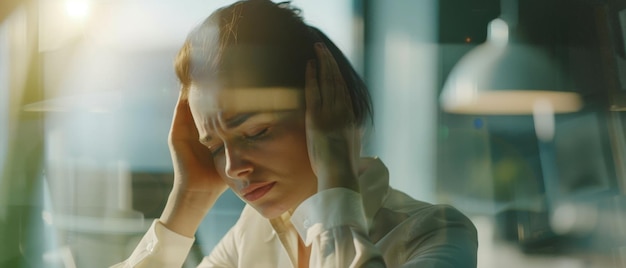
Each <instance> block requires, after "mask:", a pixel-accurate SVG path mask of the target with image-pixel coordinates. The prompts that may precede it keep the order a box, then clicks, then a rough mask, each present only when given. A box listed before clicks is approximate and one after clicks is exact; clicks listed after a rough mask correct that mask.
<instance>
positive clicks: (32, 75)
mask: <svg viewBox="0 0 626 268" xmlns="http://www.w3.org/2000/svg"><path fill="white" fill-rule="evenodd" d="M232 2H234V1H232V0H228V1H227V0H213V1H201V0H179V1H165V0H160V1H155V0H151V1H148V0H124V1H121V0H98V1H96V0H2V2H0V267H108V266H109V265H112V264H114V263H117V262H119V261H121V260H123V259H125V258H126V257H127V256H128V255H129V254H130V252H131V251H132V250H133V249H134V247H135V246H136V244H137V242H138V241H139V239H140V238H141V236H142V235H143V233H144V232H145V230H146V229H147V228H148V226H149V225H150V224H151V222H152V220H153V219H154V218H156V217H158V216H159V215H160V213H161V210H162V209H163V207H164V205H165V201H166V198H167V195H168V193H169V190H170V188H171V184H172V174H171V172H172V166H171V163H170V158H169V153H168V149H167V141H166V138H167V132H168V130H169V125H170V120H171V114H172V111H173V107H174V104H175V101H176V97H177V95H178V82H177V80H176V77H175V75H174V71H173V67H172V66H173V63H172V62H173V59H174V57H175V55H176V53H177V51H178V49H179V46H180V45H181V44H182V43H183V41H184V39H185V37H186V34H187V33H188V32H189V31H190V30H191V29H192V28H193V27H194V26H195V25H197V24H198V23H200V22H201V21H202V20H203V19H204V18H206V17H207V16H208V15H209V14H210V13H211V12H212V11H213V10H215V9H216V8H218V7H221V6H223V5H226V4H230V3H232ZM292 3H293V4H294V5H295V6H297V7H299V8H301V9H302V16H303V17H304V19H305V21H307V22H308V23H310V24H313V25H315V26H318V27H319V28H320V29H322V30H323V31H325V32H326V33H327V34H328V35H329V37H330V38H331V39H332V40H334V41H335V42H336V43H337V44H338V46H339V47H340V48H341V49H342V50H343V51H344V53H345V54H346V55H347V56H348V58H349V59H350V60H351V62H352V63H353V65H354V66H355V67H356V69H357V70H358V71H359V72H360V73H361V74H362V75H363V77H364V78H365V80H366V82H367V83H368V85H369V86H370V91H371V93H372V96H373V100H374V107H375V120H374V127H373V129H371V130H370V131H368V132H367V134H366V140H367V143H366V145H365V147H364V151H365V153H366V154H368V155H377V156H380V157H381V158H382V160H383V161H385V162H386V163H387V165H388V167H389V169H390V174H391V184H392V186H393V187H395V188H397V189H400V190H402V191H405V192H406V193H408V194H410V195H411V196H413V197H415V198H417V199H420V200H424V201H428V202H433V203H447V204H452V205H454V206H456V207H457V208H459V209H460V210H461V211H463V212H464V213H465V214H467V215H468V216H469V217H470V218H471V219H472V221H473V222H474V223H475V225H476V226H477V228H478V230H479V243H480V247H479V256H478V267H626V197H625V196H624V195H625V194H626V158H625V157H626V155H625V153H626V151H625V150H626V118H625V116H624V114H623V112H624V111H626V1H625V0H519V1H515V0H502V1H500V0H438V1H436V0H420V1H413V0H397V1H382V0H362V1H361V0H294V1H292ZM242 207H243V203H242V202H241V201H240V200H239V199H238V198H237V197H235V196H234V194H232V193H231V192H228V193H227V194H226V195H225V196H223V197H222V198H221V199H220V200H219V203H218V204H217V205H216V207H215V208H214V209H213V210H212V211H211V212H210V215H209V216H208V217H207V218H206V220H205V222H204V223H203V227H201V230H200V231H199V233H198V234H197V241H196V244H195V245H194V247H193V250H192V252H191V254H190V256H189V258H188V261H187V264H186V265H188V266H189V267H195V264H197V263H198V262H199V260H200V259H201V258H202V256H203V255H204V254H208V252H210V251H211V248H212V247H213V246H214V245H215V244H216V243H217V241H218V240H219V239H220V237H221V236H222V235H223V234H224V233H225V232H226V230H228V228H229V227H230V226H231V225H232V224H233V223H234V222H235V221H236V220H237V218H238V215H239V212H240V210H241V209H242Z"/></svg>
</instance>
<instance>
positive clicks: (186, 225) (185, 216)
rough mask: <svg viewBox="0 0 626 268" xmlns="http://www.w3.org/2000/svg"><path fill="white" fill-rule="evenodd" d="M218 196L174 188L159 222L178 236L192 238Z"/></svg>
mask: <svg viewBox="0 0 626 268" xmlns="http://www.w3.org/2000/svg"><path fill="white" fill-rule="evenodd" d="M218 197H219V195H217V194H212V193H207V192H193V191H186V190H179V189H176V187H174V189H172V192H171V193H170V196H169V198H168V200H167V204H166V205H165V209H164V210H163V212H162V213H161V217H160V219H159V221H160V222H161V223H162V224H163V225H164V226H165V227H166V228H168V229H170V230H171V231H173V232H176V233H178V234H181V235H184V236H187V237H193V236H194V234H195V233H196V230H197V229H198V227H199V226H200V223H202V220H203V219H204V217H205V216H206V214H207V213H208V212H209V210H210V209H211V207H213V205H214V204H215V201H216V200H217V198H218Z"/></svg>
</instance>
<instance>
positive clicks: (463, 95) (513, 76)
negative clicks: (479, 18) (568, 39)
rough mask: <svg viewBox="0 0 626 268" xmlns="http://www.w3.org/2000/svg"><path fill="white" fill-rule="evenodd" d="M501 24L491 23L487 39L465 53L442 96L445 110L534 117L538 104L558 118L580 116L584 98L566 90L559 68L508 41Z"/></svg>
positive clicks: (542, 55)
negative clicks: (546, 105) (571, 114)
mask: <svg viewBox="0 0 626 268" xmlns="http://www.w3.org/2000/svg"><path fill="white" fill-rule="evenodd" d="M508 37H509V31H508V27H507V25H506V22H504V21H503V20H501V19H496V20H494V21H492V22H491V23H490V24H489V34H488V40H487V41H486V42H485V43H483V44H481V45H479V46H478V47H476V48H475V49H473V50H472V51H470V52H469V53H468V54H466V55H465V56H464V57H463V58H462V59H461V60H460V61H459V63H458V64H457V65H456V66H455V67H454V69H453V70H452V71H451V73H450V75H449V76H448V79H447V81H446V83H445V85H444V88H443V91H442V94H441V96H440V101H441V105H442V107H443V109H444V111H446V112H449V113H462V114H486V115H490V114H492V115H522V114H532V113H533V107H534V106H535V103H536V102H537V101H548V102H549V103H550V104H551V106H552V109H553V111H554V112H555V113H567V112H575V111H578V110H579V109H580V108H581V107H582V101H581V98H580V96H579V95H578V94H577V93H575V92H572V91H565V90H563V89H562V87H563V82H562V81H561V79H562V76H561V75H560V73H559V72H560V70H559V68H557V67H556V65H555V64H554V63H552V62H551V60H550V58H549V57H548V55H546V54H545V53H542V51H541V50H539V49H537V48H534V47H531V46H529V45H522V44H513V43H510V42H509V38H508Z"/></svg>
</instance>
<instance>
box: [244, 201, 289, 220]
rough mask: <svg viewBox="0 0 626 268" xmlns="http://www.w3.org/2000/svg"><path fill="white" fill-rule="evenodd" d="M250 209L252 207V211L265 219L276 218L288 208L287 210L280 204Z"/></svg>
mask: <svg viewBox="0 0 626 268" xmlns="http://www.w3.org/2000/svg"><path fill="white" fill-rule="evenodd" d="M252 207H254V209H255V210H256V211H257V212H259V214H261V216H263V217H264V218H266V219H274V218H278V217H280V216H281V215H283V213H285V212H286V211H287V210H289V208H287V207H286V206H281V204H273V205H266V206H260V207H258V206H252Z"/></svg>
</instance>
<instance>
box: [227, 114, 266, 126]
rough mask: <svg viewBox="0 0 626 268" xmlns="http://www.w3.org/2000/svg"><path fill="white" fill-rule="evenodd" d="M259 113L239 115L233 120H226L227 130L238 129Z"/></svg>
mask: <svg viewBox="0 0 626 268" xmlns="http://www.w3.org/2000/svg"><path fill="white" fill-rule="evenodd" d="M257 114H258V113H256V112H255V113H243V114H238V115H235V116H233V117H231V118H228V119H226V120H225V121H226V128H236V127H238V126H240V125H241V124H243V123H244V122H246V120H248V118H250V117H252V116H254V115H257Z"/></svg>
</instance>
